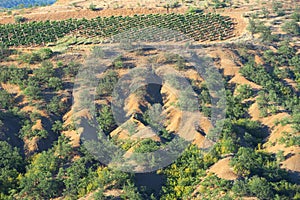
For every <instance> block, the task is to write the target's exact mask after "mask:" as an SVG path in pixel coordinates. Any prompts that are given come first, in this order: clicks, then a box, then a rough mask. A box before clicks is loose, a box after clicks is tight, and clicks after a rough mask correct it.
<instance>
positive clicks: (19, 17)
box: [15, 16, 26, 23]
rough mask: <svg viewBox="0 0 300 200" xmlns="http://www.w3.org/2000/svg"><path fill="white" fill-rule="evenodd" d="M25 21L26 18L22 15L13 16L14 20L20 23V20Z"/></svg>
mask: <svg viewBox="0 0 300 200" xmlns="http://www.w3.org/2000/svg"><path fill="white" fill-rule="evenodd" d="M25 21H26V18H25V17H23V16H15V22H16V23H22V22H25Z"/></svg>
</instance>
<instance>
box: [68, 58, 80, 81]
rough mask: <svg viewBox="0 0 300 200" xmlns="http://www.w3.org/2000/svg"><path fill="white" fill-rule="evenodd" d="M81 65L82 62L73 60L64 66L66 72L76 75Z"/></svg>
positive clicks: (71, 75) (70, 75) (72, 75)
mask: <svg viewBox="0 0 300 200" xmlns="http://www.w3.org/2000/svg"><path fill="white" fill-rule="evenodd" d="M80 67H81V64H80V63H75V62H73V61H71V62H70V63H69V64H68V65H67V66H66V67H64V73H65V75H67V76H69V77H75V76H76V75H77V73H78V70H79V68H80Z"/></svg>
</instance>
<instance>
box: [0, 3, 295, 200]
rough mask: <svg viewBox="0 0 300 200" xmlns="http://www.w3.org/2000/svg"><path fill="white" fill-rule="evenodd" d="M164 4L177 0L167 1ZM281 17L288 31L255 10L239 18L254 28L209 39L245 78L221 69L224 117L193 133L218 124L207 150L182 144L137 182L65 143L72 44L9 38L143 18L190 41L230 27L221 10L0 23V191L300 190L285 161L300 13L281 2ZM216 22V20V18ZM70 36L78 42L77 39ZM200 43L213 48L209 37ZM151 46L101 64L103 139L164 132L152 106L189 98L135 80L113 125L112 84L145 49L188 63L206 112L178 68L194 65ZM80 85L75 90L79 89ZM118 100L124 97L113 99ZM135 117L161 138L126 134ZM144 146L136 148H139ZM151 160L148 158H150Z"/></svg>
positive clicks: (203, 91)
mask: <svg viewBox="0 0 300 200" xmlns="http://www.w3.org/2000/svg"><path fill="white" fill-rule="evenodd" d="M0 2H1V1H0ZM214 4H215V7H224V6H227V4H228V1H217V0H216V1H214ZM168 6H169V7H173V6H175V7H176V6H177V4H174V5H173V4H172V5H171V4H170V5H168ZM273 7H274V8H273V9H274V11H273V12H274V13H275V14H274V13H270V11H268V10H267V9H266V8H265V9H263V10H262V13H263V18H269V17H270V15H272V14H274V15H276V16H282V15H283V14H286V13H283V8H282V5H281V4H278V3H276V2H273ZM290 17H291V19H292V20H291V21H287V22H286V23H284V24H283V25H282V26H281V27H279V28H282V29H284V31H285V32H286V34H287V36H288V37H285V36H282V35H279V34H276V33H274V32H272V29H271V27H267V26H265V25H263V23H261V21H260V20H259V17H256V18H255V17H254V18H251V19H250V21H249V26H248V29H249V31H250V32H251V33H252V34H253V36H255V35H256V34H259V35H258V40H255V42H252V41H250V42H249V43H247V44H231V43H228V44H226V45H222V46H221V47H217V48H219V50H220V51H226V52H230V53H231V55H230V56H232V57H231V58H232V61H233V62H234V63H235V64H237V63H238V64H237V66H238V68H239V69H238V72H237V73H238V75H239V76H242V78H245V79H246V81H247V84H238V83H235V82H234V81H232V78H233V76H237V75H226V74H225V73H224V71H222V70H221V69H220V73H221V74H222V75H223V79H224V80H223V82H224V87H225V94H226V104H227V107H226V119H225V120H224V126H222V127H221V128H222V129H219V127H218V126H219V124H218V123H217V128H215V129H211V130H210V131H209V132H205V131H204V130H203V129H202V127H200V126H199V127H198V130H197V131H198V132H199V133H200V134H201V135H208V134H214V132H215V131H216V132H218V134H220V138H219V140H218V142H217V143H216V144H215V145H214V146H213V148H212V149H211V150H210V151H204V150H201V149H199V148H198V146H197V144H190V145H189V146H188V148H186V149H185V151H184V152H183V154H182V155H181V156H180V157H179V158H178V159H177V160H176V161H174V162H173V163H172V164H171V165H169V166H166V167H164V168H161V169H159V170H157V171H156V172H154V173H149V174H146V177H147V178H144V179H143V180H144V182H143V183H142V184H141V183H139V181H137V178H138V176H139V174H133V173H125V172H121V171H118V170H116V169H114V168H109V167H108V166H106V165H105V164H103V163H100V162H99V161H98V160H96V159H95V158H94V156H92V155H91V153H90V152H89V151H88V150H87V149H86V148H85V146H84V145H80V143H79V144H76V143H75V144H74V141H71V139H70V138H69V137H68V136H67V135H72V134H73V135H72V136H75V137H76V136H77V134H78V133H77V129H76V126H75V123H76V122H75V121H73V120H74V119H73V118H68V116H69V115H70V111H72V103H73V102H72V89H73V84H74V79H75V77H76V74H77V73H78V70H79V69H80V68H81V67H82V66H83V62H82V59H81V58H82V57H83V55H81V54H80V53H77V52H76V50H74V49H72V52H71V54H69V53H70V51H69V49H64V50H55V49H56V48H52V47H51V48H45V47H43V48H33V50H32V49H25V50H24V49H22V48H16V47H13V46H20V45H25V46H31V45H41V46H43V45H45V44H46V43H48V42H55V41H57V39H59V38H61V37H64V36H65V35H68V34H76V35H81V36H82V35H83V36H88V37H97V36H99V37H109V36H112V35H115V34H118V33H121V32H123V31H125V30H128V29H130V28H144V27H148V26H151V25H156V26H159V27H161V28H170V29H174V30H178V31H180V32H182V33H185V34H187V35H189V36H192V37H194V39H195V40H200V41H203V40H216V39H226V38H227V37H230V36H231V34H232V26H233V24H232V22H231V20H230V19H229V18H226V17H221V16H219V15H216V14H207V15H204V14H201V13H198V14H185V15H180V14H168V15H141V16H138V15H136V16H133V17H109V18H96V19H92V20H86V19H81V20H76V19H69V20H65V21H51V22H50V21H46V22H30V23H17V24H8V25H2V26H0V39H1V41H2V43H1V44H0V199H1V200H2V199H4V200H6V199H7V200H10V199H52V198H59V197H61V198H63V199H79V198H80V197H84V196H86V195H90V197H91V198H94V199H115V198H121V199H134V200H136V199H137V200H138V199H151V200H154V199H165V200H171V199H207V200H210V199H224V200H225V199H226V200H227V199H242V198H244V197H257V198H258V199H261V200H269V199H270V200H271V199H272V200H273V199H275V200H290V199H293V200H297V199H300V185H299V179H297V178H298V177H299V172H297V171H291V170H288V169H287V167H286V166H285V164H286V162H285V161H287V160H288V159H290V158H293V156H297V155H294V152H295V153H299V152H297V149H299V147H300V136H299V132H300V98H299V90H300V55H299V48H298V46H297V44H296V43H295V41H293V37H296V39H297V38H298V37H299V32H297V31H299V29H298V28H297V27H299V24H297V23H298V22H299V13H298V12H291V13H290ZM218 26H219V27H222V28H220V29H219V28H215V27H218ZM221 30H222V31H221ZM208 32H209V33H210V34H207V33H208ZM200 33H202V34H200ZM220 36H221V37H220ZM148 39H149V40H151V39H152V38H148ZM270 46H271V47H270ZM76 47H78V48H79V49H80V46H76ZM85 48H86V47H85ZM207 48H208V49H209V50H212V48H211V49H210V46H209V45H207ZM213 48H214V47H213ZM274 49H275V50H274ZM80 50H81V49H80ZM80 50H78V52H80ZM91 51H92V52H93V54H94V55H95V56H96V57H99V58H103V57H105V53H104V51H103V49H102V48H100V47H93V48H92V49H91ZM159 53H161V52H159ZM159 53H158V52H156V51H155V50H153V49H150V50H149V49H138V50H135V51H132V52H130V53H128V55H127V54H126V55H122V56H117V57H116V58H115V59H114V60H113V61H112V62H111V65H110V66H109V67H108V69H107V70H106V71H105V72H103V74H101V76H99V83H98V85H97V87H96V88H95V102H96V103H95V104H96V108H97V112H96V117H95V121H96V122H97V123H98V124H97V125H98V126H99V127H98V128H99V129H101V131H99V133H98V134H99V135H98V137H103V136H107V138H108V140H109V141H112V142H113V143H114V144H116V145H118V146H120V147H121V149H123V150H125V151H127V152H135V153H147V152H152V151H155V150H158V149H159V148H161V147H164V146H165V145H166V144H168V143H170V141H172V139H173V137H174V135H175V134H176V133H173V132H170V131H168V130H167V128H166V125H165V124H164V123H163V122H164V121H165V120H167V119H166V116H165V115H161V112H162V110H163V109H165V107H171V106H173V107H174V108H176V109H177V108H178V109H179V106H178V104H183V105H188V106H190V104H195V102H193V101H191V98H189V96H188V95H185V96H184V95H183V96H179V97H178V99H177V100H178V102H179V103H178V104H177V103H173V102H172V103H170V104H169V105H166V104H165V105H164V104H163V102H162V100H160V98H164V97H163V95H162V94H161V93H160V92H161V91H160V90H161V87H154V86H153V85H152V87H154V89H155V90H154V89H153V88H151V89H153V90H151V92H149V89H150V87H149V86H144V87H141V88H139V89H137V90H136V91H134V95H135V96H134V99H135V100H136V103H137V104H139V106H140V107H141V110H142V111H143V112H142V113H140V112H135V111H134V112H133V113H132V116H129V118H130V119H129V120H128V121H127V122H126V123H124V124H122V125H120V126H119V125H118V124H117V122H116V121H115V119H114V115H113V114H112V109H113V108H112V105H111V103H112V100H111V96H112V95H113V94H114V92H115V91H114V89H115V86H116V84H117V83H118V81H119V80H120V79H121V78H122V76H124V74H126V72H127V71H129V70H130V69H134V68H138V65H139V63H138V62H140V61H141V59H142V58H145V57H147V59H149V57H151V55H154V56H153V57H154V58H152V59H149V62H152V64H153V63H155V62H156V63H155V64H158V65H160V66H163V65H168V66H171V67H173V68H174V69H176V70H178V71H180V72H181V73H182V74H184V75H187V76H186V79H187V81H188V83H190V84H191V86H192V88H193V90H194V92H195V95H194V96H195V98H196V99H197V100H198V101H197V102H196V105H193V106H195V107H199V110H200V111H201V113H202V114H203V115H204V116H206V117H208V119H209V118H210V117H211V115H212V113H211V106H212V94H210V91H209V89H208V85H209V84H208V82H207V80H206V81H202V80H199V79H197V78H196V79H193V77H192V76H191V77H190V76H189V77H188V75H190V74H191V72H192V70H193V69H192V68H193V66H190V63H188V62H187V61H186V60H185V59H184V58H183V57H181V56H179V55H173V54H170V53H168V52H165V53H161V54H159ZM156 54H158V55H157V56H156ZM230 56H229V55H228V58H229V57H230ZM219 59H220V58H218V57H217V58H214V61H215V62H216V63H218V62H219V61H220V60H219ZM225 67H227V66H225ZM168 78H169V79H170V80H169V82H168V83H169V84H170V85H172V86H173V87H174V88H175V89H178V90H180V89H182V88H184V87H183V86H182V85H180V84H179V83H180V81H178V80H177V79H176V77H175V76H170V77H168ZM245 79H243V80H245ZM246 81H245V82H246ZM126 86H127V85H126ZM130 86H131V83H130V84H128V87H127V88H125V89H128V90H132V87H130ZM157 91H158V92H157ZM154 93H155V94H156V96H155V95H154ZM158 93H159V94H158ZM84 95H85V94H83V99H86V98H85V97H86V96H84ZM86 95H87V94H86ZM159 95H162V96H159ZM155 97H156V98H155ZM157 97H159V98H157ZM81 103H87V104H89V103H90V102H89V101H86V102H81ZM125 106H126V105H125V104H122V106H121V107H120V108H122V109H123V107H125ZM188 106H187V107H188ZM255 108H256V111H255V112H258V114H259V115H258V116H257V117H256V119H254V118H255V117H253V116H251V115H253V113H251V112H253V110H251V109H255ZM254 114H256V113H254ZM278 116H279V117H278ZM281 116H283V117H281ZM274 118H276V120H274ZM168 123H170V122H168ZM140 124H142V125H144V126H148V127H151V129H153V130H159V131H157V132H158V134H157V135H156V136H157V138H159V140H153V139H151V138H146V139H133V137H131V136H133V135H134V134H135V133H137V127H138V126H139V125H140ZM117 128H120V129H124V130H125V131H126V132H127V133H128V135H129V137H127V138H126V137H125V139H124V138H121V137H118V135H114V136H112V135H111V134H112V131H114V130H116V129H117ZM281 129H282V130H283V131H281V132H276V135H275V136H276V139H272V140H271V136H273V137H274V135H272V134H273V133H274V131H277V130H281ZM102 133H103V136H102V135H101V134H102ZM278 147H280V149H279V150H277V149H278ZM101 148H102V146H101ZM270 149H271V150H270ZM272 149H275V150H272ZM290 149H292V151H291V150H290ZM113 153H114V152H112V153H111V154H113ZM145 157H146V156H144V154H141V155H139V157H138V159H140V160H143V159H145ZM296 158H297V157H296ZM224 160H228V164H226V165H225V164H224V166H222V167H224V168H230V170H231V171H232V173H233V174H234V177H233V178H230V179H227V178H226V179H224V178H220V177H219V174H218V173H216V174H214V173H213V172H212V171H211V167H212V166H215V164H218V163H219V162H220V161H224ZM151 164H153V165H155V160H153V162H152V163H151ZM227 165H228V166H227ZM295 165H297V163H295ZM154 176H159V177H160V181H157V182H154V183H152V185H151V184H150V186H149V185H147V184H145V182H148V179H149V180H150V179H151V178H153V177H154ZM145 180H146V181H145ZM149 182H151V181H149ZM156 186H158V189H157V187H156ZM155 188H156V189H155Z"/></svg>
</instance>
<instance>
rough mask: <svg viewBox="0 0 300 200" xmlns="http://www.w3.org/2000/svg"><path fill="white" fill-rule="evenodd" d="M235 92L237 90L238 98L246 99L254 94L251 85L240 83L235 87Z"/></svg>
mask: <svg viewBox="0 0 300 200" xmlns="http://www.w3.org/2000/svg"><path fill="white" fill-rule="evenodd" d="M237 92H238V98H240V99H242V100H244V99H248V98H250V97H252V96H253V94H254V93H253V90H252V88H251V86H250V85H246V84H243V85H240V86H239V87H238V88H237Z"/></svg>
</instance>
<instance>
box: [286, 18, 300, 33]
mask: <svg viewBox="0 0 300 200" xmlns="http://www.w3.org/2000/svg"><path fill="white" fill-rule="evenodd" d="M282 30H283V31H285V32H287V33H289V34H292V35H295V36H299V35H300V26H299V24H298V23H297V22H296V21H295V20H292V21H289V22H286V23H284V24H283V26H282Z"/></svg>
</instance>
